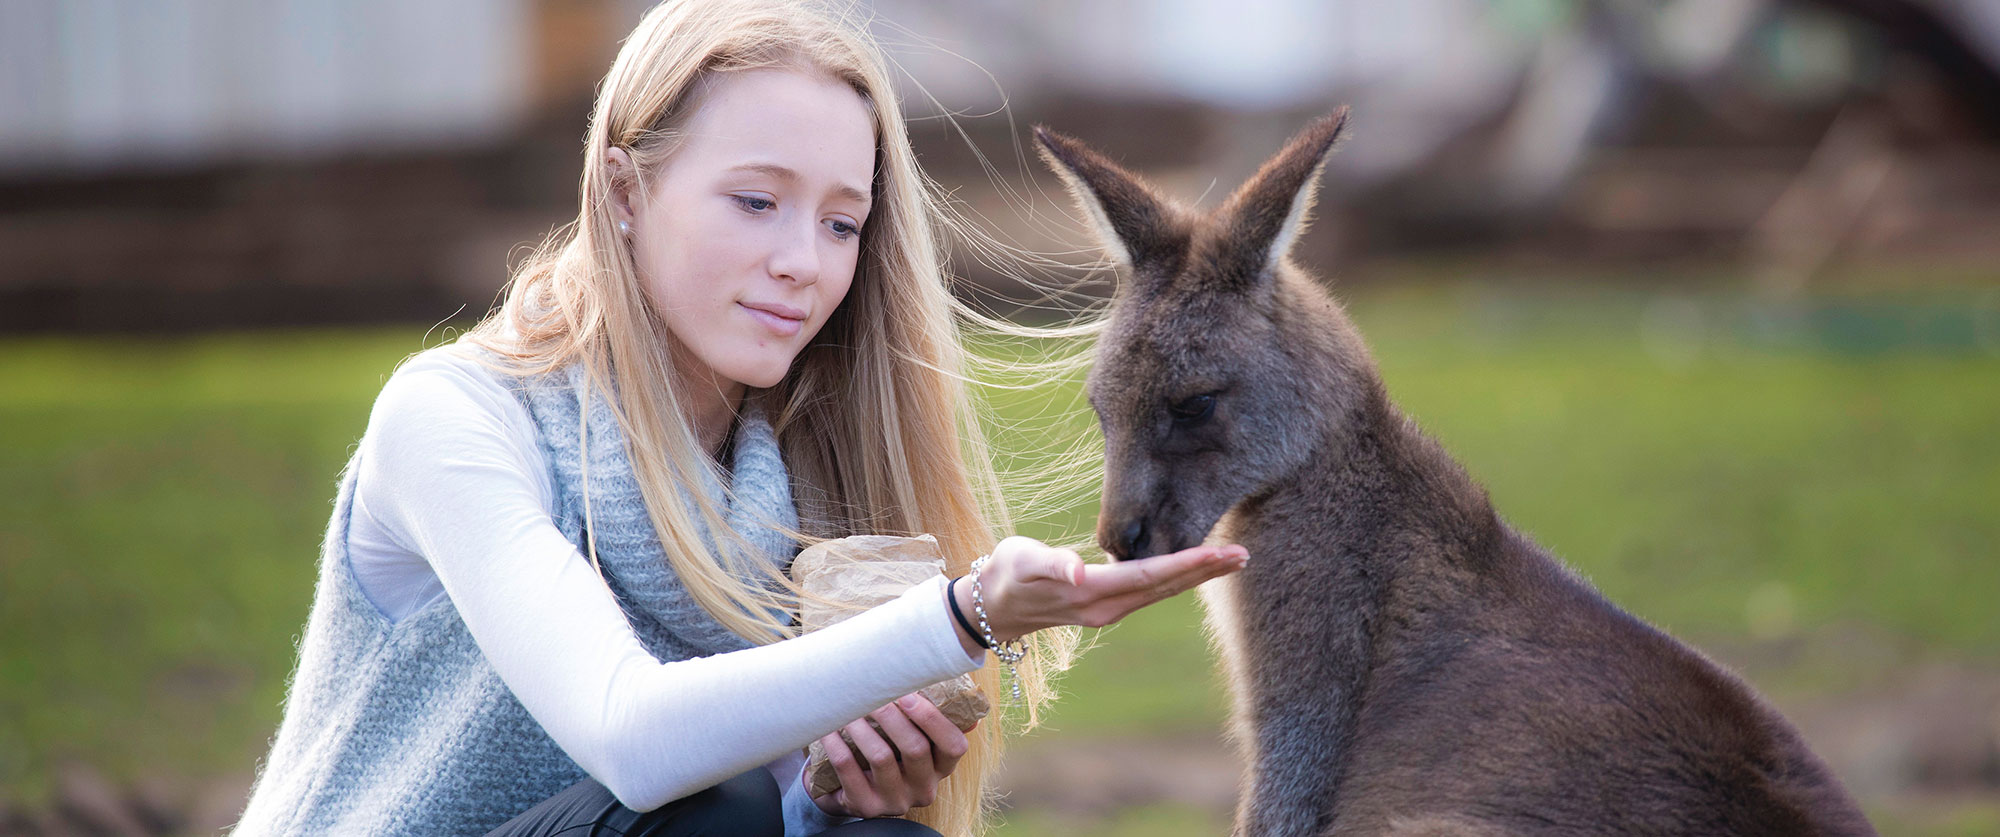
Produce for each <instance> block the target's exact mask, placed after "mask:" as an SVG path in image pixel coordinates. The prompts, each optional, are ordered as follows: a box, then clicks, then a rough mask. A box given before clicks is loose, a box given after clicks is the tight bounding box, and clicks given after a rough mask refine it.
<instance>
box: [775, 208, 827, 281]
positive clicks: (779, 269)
mask: <svg viewBox="0 0 2000 837" xmlns="http://www.w3.org/2000/svg"><path fill="white" fill-rule="evenodd" d="M787 227H788V228H787V230H786V231H785V232H784V233H782V234H781V235H780V236H779V241H778V242H777V248H776V249H775V250H773V251H772V253H771V275H773V276H776V277H778V278H779V279H784V280H787V281H791V282H797V283H799V284H801V285H810V284H812V283H814V282H817V281H819V269H820V265H819V261H820V260H819V240H818V232H819V225H818V224H817V223H816V222H812V221H807V222H804V223H800V224H796V225H787ZM798 227H804V229H803V230H801V229H798Z"/></svg>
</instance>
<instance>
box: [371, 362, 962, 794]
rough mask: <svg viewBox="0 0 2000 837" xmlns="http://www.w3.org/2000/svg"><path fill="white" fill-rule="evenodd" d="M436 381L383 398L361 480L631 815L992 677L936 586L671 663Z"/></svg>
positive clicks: (569, 745) (528, 696)
mask: <svg viewBox="0 0 2000 837" xmlns="http://www.w3.org/2000/svg"><path fill="white" fill-rule="evenodd" d="M440 374H448V373H446V372H440V371H433V370H430V369H410V368H406V369H405V370H403V371H402V372H399V373H398V374H397V375H396V376H394V377H392V378H391V379H390V381H389V382H388V384H387V385H385V386H384V387H383V389H382V393H381V395H380V396H379V397H378V398H377V399H376V404H375V410H374V414H373V415H372V417H371V418H370V421H369V428H368V433H367V438H365V439H364V440H363V445H362V448H363V450H362V458H361V466H360V467H362V468H363V469H365V470H372V471H373V473H372V474H370V475H369V476H370V477H372V479H371V481H370V484H371V486H373V489H374V491H373V497H372V498H371V500H372V502H371V508H372V509H373V510H374V512H375V513H376V515H377V517H378V519H379V520H380V521H382V523H383V525H384V526H385V527H388V528H390V529H392V530H394V531H396V532H398V533H399V538H400V539H401V540H403V541H404V542H406V543H407V544H408V545H409V546H410V547H411V548H413V549H415V550H416V551H418V552H420V553H421V554H423V555H424V556H425V557H426V558H428V559H429V560H430V562H431V564H432V566H433V567H434V568H435V569H436V571H437V576H438V578H439V580H440V581H441V582H442V583H443V586H444V589H445V592H446V594H447V595H449V596H450V597H451V600H452V603H453V605H454V606H455V607H456V608H457V609H458V612H459V615H460V616H461V617H462V618H463V619H464V620H465V624H466V627H467V628H468V629H469V630H470V632H471V634H472V638H473V640H474V641H475V642H477V643H478V645H479V648H480V650H481V651H482V652H484V653H485V655H486V657H487V659H488V660H489V661H490V662H491V663H492V665H493V668H494V670H495V671H497V672H498V673H499V675H500V678H501V680H502V681H504V682H505V683H506V684H507V686H508V688H509V689H511V690H512V691H513V693H514V695H515V696H516V697H517V698H519V699H520V701H521V703H522V705H523V706H525V707H526V708H527V710H528V712H529V714H530V715H532V716H534V718H535V720H536V721H537V722H538V723H540V724H541V726H542V728H543V729H545V730H546V731H547V732H548V733H549V736H550V737H551V738H553V739H554V740H555V742H556V743H557V744H558V745H559V746H561V747H562V748H563V750H564V752H566V753H568V754H569V756H570V757H571V758H572V759H574V760H575V761H576V763H577V764H578V765H579V766H581V767H582V768H583V769H584V770H585V771H586V772H588V773H589V774H590V775H591V776H593V777H595V778H596V779H597V780H598V781H600V782H602V783H604V786H605V787H606V788H608V789H609V790H610V791H611V793H612V794H613V795H614V796H616V797H617V798H618V800H619V801H620V802H622V803H624V804H625V805H626V806H627V807H630V808H632V809H634V810H639V811H649V810H652V809H654V808H657V807H659V806H661V805H664V804H666V803H667V802H670V801H673V800H675V799H679V798H681V797H683V796H686V795H688V794H690V793H693V792H695V791H698V790H701V789H703V788H707V787H710V786H712V785H715V784H717V783H719V782H721V781H723V780H724V779H727V778H729V777H731V776H734V775H736V774H738V773H741V772H743V771H745V770H748V769H751V768H753V767H757V766H758V765H763V764H767V763H770V762H772V761H774V760H776V759H778V758H779V757H781V756H783V755H784V754H785V753H787V752H788V751H792V750H796V749H798V748H801V747H804V746H805V745H806V744H808V743H810V742H811V741H812V740H813V739H816V738H818V737H820V736H822V735H825V734H827V733H829V732H832V731H833V730H835V729H837V728H838V727H840V725H842V724H844V723H847V722H848V721H851V720H854V719H855V718H859V717H861V716H862V715H865V714H867V713H868V712H870V711H873V710H874V709H876V708H878V707H880V706H882V705H884V704H887V703H888V702H890V701H892V700H894V699H896V698H898V697H901V696H902V695H905V694H908V693H910V692H912V691H915V690H917V689H919V688H922V687H924V686H926V685H929V684H931V683H934V682H937V681H940V680H945V679H948V678H951V677H954V676H957V675H959V674H962V673H965V672H967V671H971V670H973V669H975V668H978V667H979V665H980V664H981V663H982V662H983V657H982V658H977V659H975V658H972V657H968V656H967V654H966V653H965V651H964V649H963V647H962V646H961V645H960V644H959V641H958V637H957V633H956V629H955V628H954V627H953V626H952V622H951V616H950V614H949V613H947V612H946V606H945V602H944V594H943V590H942V587H943V583H944V580H943V579H942V578H938V579H933V580H932V581H931V582H929V583H926V584H921V585H918V586H917V587H915V588H913V589H911V590H910V591H909V592H907V593H905V594H904V595H903V596H902V597H900V598H898V599H896V600H894V601H891V602H888V603H886V604H883V605H881V606H879V607H876V608H874V609H873V610H870V611H867V612H865V613H862V614H859V615H857V616H855V617H853V618H851V619H848V620H846V621H844V622H841V623H840V624H838V625H834V626H831V627H829V628H827V629H825V630H821V631H817V632H814V633H811V634H808V635H806V636H803V637H799V638H797V639H792V640H787V641H784V642H779V643H775V644H772V645H766V646H761V647H756V648H750V649H746V650H743V651H736V652H732V653H728V654H721V655H717V656H713V657H704V658H698V659H692V660H684V661H680V662H675V663H665V664H662V663H660V662H659V661H658V660H656V659H654V658H653V656H652V655H651V654H649V653H647V651H646V650H645V648H644V647H643V646H641V645H640V643H639V640H638V638H637V637H636V636H634V635H633V633H632V629H631V626H630V625H629V624H627V622H626V621H625V616H624V614H623V613H622V612H620V610H619V608H618V604H617V602H616V600H615V599H614V598H613V596H612V594H611V591H610V590H609V589H608V588H606V587H605V585H604V582H603V581H602V580H601V579H600V578H598V576H597V574H596V571H595V570H594V569H593V568H592V567H591V565H590V562H589V561H588V559H586V558H585V557H584V556H583V554H582V553H581V552H579V551H578V550H577V549H576V547H575V546H573V545H571V544H570V543H569V541H568V540H566V539H565V538H564V537H563V536H562V533H561V532H559V531H557V529H556V527H555V524H554V522H553V521H552V520H551V519H550V516H549V513H548V509H547V508H546V507H545V506H543V505H542V502H541V499H540V498H539V497H538V492H537V490H536V487H535V484H534V482H535V480H534V477H533V476H531V475H530V474H528V473H524V472H523V471H522V470H521V466H520V464H519V462H520V459H521V453H520V451H519V450H518V449H517V448H518V445H514V446H513V449H510V443H509V440H508V437H509V435H510V433H509V428H507V427H506V426H504V420H503V419H502V418H501V416H500V415H496V414H495V412H494V411H493V410H492V409H490V405H489V408H484V409H483V408H482V407H481V405H480V403H478V399H477V398H475V397H473V396H472V395H470V394H468V393H467V392H466V391H465V388H464V387H459V386H436V385H434V384H435V383H436V382H435V381H432V382H424V381H422V380H421V378H422V376H426V375H440ZM522 415H525V411H523V413H522ZM473 486H477V489H476V490H468V489H469V488H470V487H473ZM780 786H781V787H785V786H786V785H785V784H781V785H780Z"/></svg>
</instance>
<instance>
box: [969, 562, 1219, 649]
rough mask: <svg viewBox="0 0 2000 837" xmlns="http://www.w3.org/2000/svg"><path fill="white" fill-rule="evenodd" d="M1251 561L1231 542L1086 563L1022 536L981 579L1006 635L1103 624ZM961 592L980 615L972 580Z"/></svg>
mask: <svg viewBox="0 0 2000 837" xmlns="http://www.w3.org/2000/svg"><path fill="white" fill-rule="evenodd" d="M1249 560H1250V552H1249V550H1246V549H1244V548H1243V547H1241V546H1238V545H1235V544H1229V545H1226V546H1196V547H1190V548H1188V549H1183V550H1181V551H1179V552H1175V553H1173V554H1170V555H1156V556H1153V557H1151V558H1140V559H1137V560H1133V561H1119V562H1116V563H1111V564H1086V563H1084V561H1083V559H1082V558H1081V557H1079V556H1078V555H1077V554H1076V552H1074V551H1073V550H1068V549H1058V548H1056V547H1052V546H1049V545H1047V544H1044V543H1042V542H1041V541H1037V540H1035V539H1033V538H1026V537H1020V536H1015V537H1011V538H1008V539H1006V540H1003V541H1001V542H1000V543H999V545H998V546H995V547H994V548H993V557H992V558H990V559H988V560H987V562H986V566H985V568H984V569H982V570H980V573H979V580H980V588H981V595H982V596H983V597H984V598H985V600H986V614H987V618H988V620H989V621H990V622H991V623H992V626H993V635H994V638H995V639H998V640H999V641H1001V642H1006V641H1008V640H1010V639H1013V638H1015V637H1019V636H1024V635H1026V634H1029V633H1033V632H1035V631H1038V630H1041V629H1043V628H1050V627H1055V626H1057V625H1082V626H1084V627H1087V628H1101V627H1103V626H1105V625H1109V624H1111V623H1113V622H1116V621H1118V620H1120V619H1123V618H1125V617H1126V616H1127V615H1130V614H1131V613H1132V612H1133V611H1135V610H1138V609H1139V608H1142V607H1145V606H1146V605H1149V604H1153V603H1154V602H1159V601H1162V600H1165V599H1169V598H1172V597H1174V596H1177V595H1180V594H1181V593H1184V592H1187V591H1188V590H1192V589H1194V588H1195V587H1196V586H1198V585H1200V584H1202V583H1203V582H1206V581H1209V580H1212V579H1216V578H1221V577H1222V576H1225V575H1228V574H1230V573H1233V572H1236V571H1237V570H1240V569H1243V568H1244V567H1245V566H1247V565H1248V563H1249ZM954 592H956V594H957V596H958V599H959V602H958V604H959V608H960V610H962V611H963V612H964V613H965V614H966V615H967V617H968V618H972V617H973V616H974V611H973V607H972V605H973V602H972V585H970V584H966V583H962V582H961V583H960V584H958V585H956V589H955V591H954ZM975 624H976V622H975Z"/></svg>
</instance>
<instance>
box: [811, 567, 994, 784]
mask: <svg viewBox="0 0 2000 837" xmlns="http://www.w3.org/2000/svg"><path fill="white" fill-rule="evenodd" d="M943 573H944V550H942V549H940V548H939V547H938V542H937V538H934V537H931V536H930V535H919V536H917V537H914V538H903V537H896V536H893V535H855V536H853V537H847V538H839V539H836V540H830V541H823V542H821V543H817V544H814V545H812V546H810V547H808V548H806V549H805V551H803V552H800V553H799V555H798V557H797V558H794V559H792V578H793V580H795V581H797V582H798V584H799V586H800V587H802V588H804V590H805V592H807V593H808V594H811V595H812V596H817V597H819V598H821V599H825V600H827V602H825V603H822V602H815V601H813V600H811V599H807V600H806V601H804V602H802V603H801V604H800V606H799V624H800V626H801V629H802V630H803V631H804V632H808V633H809V632H812V631H816V630H819V629H821V628H824V627H826V626H828V625H833V624H837V623H839V622H841V621H843V620H845V619H847V618H848V617H851V616H853V615H855V614H857V613H860V612H862V611H864V610H867V609H869V608H871V607H874V606H876V605H879V604H882V603H883V602H886V601H889V600H890V599H894V598H896V597H897V596H901V595H903V592H904V591H906V590H908V589H910V588H911V587H913V586H915V585H917V584H920V583H923V582H924V581H926V580H929V579H930V578H931V577H933V576H937V575H942V574H943ZM918 691H919V693H920V694H922V695H923V696H924V697H926V698H928V699H929V700H930V702H931V703H934V704H937V708H938V709H939V710H940V711H942V712H943V713H944V716H945V718H947V719H949V720H950V721H951V722H952V723H953V724H955V725H957V726H958V728H959V729H960V730H961V731H966V730H971V729H972V725H973V724H976V723H978V722H979V720H980V719H981V718H984V717H986V713H987V712H988V711H989V710H990V709H991V708H992V707H991V705H990V704H989V703H988V701H987V700H986V695H985V694H984V693H982V692H980V691H979V686H978V685H977V684H976V683H974V682H973V680H972V675H969V674H961V675H959V676H957V677H954V678H952V679H950V680H946V681H944V682H942V683H933V684H931V685H929V686H926V687H924V688H923V689H920V690H918ZM868 724H869V726H872V727H875V730H876V732H881V729H882V728H881V727H880V726H879V725H877V724H876V723H875V721H874V719H869V721H868ZM840 737H841V739H842V740H846V741H847V743H848V746H850V747H852V746H853V745H854V742H853V741H851V740H848V739H847V732H846V731H845V730H842V731H841V734H840ZM886 738H887V736H884V739H885V740H886ZM890 746H891V747H893V746H895V745H894V743H891V744H890ZM855 757H856V758H860V757H861V756H860V751H858V750H857V751H856V752H855ZM806 787H807V788H808V789H809V790H810V791H811V792H812V795H814V796H824V795H826V794H829V793H832V792H834V791H836V790H839V789H840V776H839V774H837V773H835V772H834V770H833V764H832V763H831V762H829V761H827V759H826V750H825V748H824V747H823V746H822V745H821V744H820V742H818V741H814V742H813V743H812V746H810V747H808V748H807V751H806Z"/></svg>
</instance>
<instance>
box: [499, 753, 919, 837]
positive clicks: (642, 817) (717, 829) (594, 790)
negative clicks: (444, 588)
mask: <svg viewBox="0 0 2000 837" xmlns="http://www.w3.org/2000/svg"><path fill="white" fill-rule="evenodd" d="M781 806H782V797H780V796H779V794H778V783H777V782H776V781H773V780H772V779H771V773H770V771H767V770H765V769H763V768H761V767H759V768H754V769H752V770H750V771H748V772H745V773H743V774H741V775H739V776H737V777H736V778H734V779H730V780H728V781H726V782H723V783H722V784H720V785H716V786H715V787H712V788H709V789H707V790H704V791H699V792H697V793H695V794H693V795H690V796H687V797H683V798H681V799H676V800H674V801H672V802H669V803H667V804H665V805H662V806H660V807H659V808H656V809H654V810H651V811H647V812H645V813H643V814H642V813H640V812H638V811H634V810H632V809H630V808H627V807H625V806H624V805H622V804H620V803H619V802H618V799H617V798H616V797H614V796H612V795H611V791H608V790H605V789H604V786H603V785H601V784H598V783H597V780H595V779H585V780H583V781H581V782H578V783H576V784H575V785H572V786H570V789H569V790H566V791H563V792H562V793H559V794H556V795H555V796H552V797H549V799H548V801H546V802H543V803H542V804H540V805H536V806H535V807H533V808H531V809H529V810H528V812H527V813H525V814H522V815H520V816H518V817H515V818H514V819H512V820H509V821H508V822H507V824H506V825H503V826H500V827H499V828H496V829H493V830H492V831H490V832H488V833H487V835H486V837H552V836H553V835H562V837H641V836H642V835H643V836H644V837H720V835H730V837H737V835H740V836H741V837H784V833H785V822H784V814H783V810H782V807H781ZM825 833H826V834H827V835H829V837H938V833H937V832H936V831H932V830H931V829H929V828H926V827H924V826H922V825H918V824H917V823H913V822H910V821H908V820H891V819H881V820H862V821H860V822H854V823H848V824H847V825H842V826H837V827H835V828H833V829H832V830H831V831H827V832H825Z"/></svg>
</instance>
